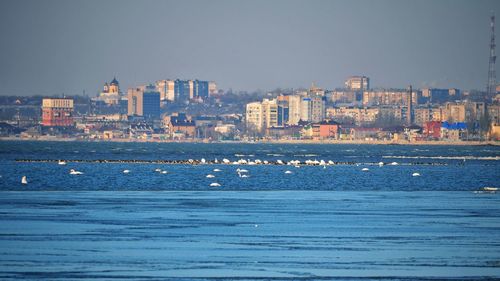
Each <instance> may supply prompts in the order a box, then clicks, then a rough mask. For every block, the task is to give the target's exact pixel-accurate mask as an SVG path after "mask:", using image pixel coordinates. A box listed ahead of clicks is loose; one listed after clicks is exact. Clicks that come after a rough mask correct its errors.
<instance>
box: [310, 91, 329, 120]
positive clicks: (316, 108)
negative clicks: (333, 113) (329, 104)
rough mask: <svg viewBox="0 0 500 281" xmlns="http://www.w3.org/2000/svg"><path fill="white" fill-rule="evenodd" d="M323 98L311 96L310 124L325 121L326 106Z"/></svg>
mask: <svg viewBox="0 0 500 281" xmlns="http://www.w3.org/2000/svg"><path fill="white" fill-rule="evenodd" d="M325 103H326V101H325V97H323V96H313V97H311V120H310V121H312V122H321V121H323V120H325V115H326V106H325Z"/></svg>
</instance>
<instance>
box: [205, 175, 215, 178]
mask: <svg viewBox="0 0 500 281" xmlns="http://www.w3.org/2000/svg"><path fill="white" fill-rule="evenodd" d="M207 178H215V176H214V175H207Z"/></svg>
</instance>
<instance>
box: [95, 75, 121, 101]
mask: <svg viewBox="0 0 500 281" xmlns="http://www.w3.org/2000/svg"><path fill="white" fill-rule="evenodd" d="M121 96H122V93H121V92H120V83H118V80H116V78H113V80H112V81H111V82H110V83H109V84H108V83H104V87H103V90H102V92H101V93H100V94H99V97H98V100H100V101H103V102H104V103H106V104H107V105H117V104H119V103H120V99H121Z"/></svg>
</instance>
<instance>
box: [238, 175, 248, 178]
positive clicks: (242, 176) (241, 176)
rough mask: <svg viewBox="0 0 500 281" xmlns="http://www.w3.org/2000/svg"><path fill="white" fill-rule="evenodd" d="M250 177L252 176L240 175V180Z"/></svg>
mask: <svg viewBox="0 0 500 281" xmlns="http://www.w3.org/2000/svg"><path fill="white" fill-rule="evenodd" d="M248 177H250V176H249V175H245V174H243V175H242V174H240V178H248Z"/></svg>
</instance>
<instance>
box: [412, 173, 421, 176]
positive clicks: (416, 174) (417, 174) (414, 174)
mask: <svg viewBox="0 0 500 281" xmlns="http://www.w3.org/2000/svg"><path fill="white" fill-rule="evenodd" d="M411 175H412V176H413V177H420V174H419V173H413V174H411Z"/></svg>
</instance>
